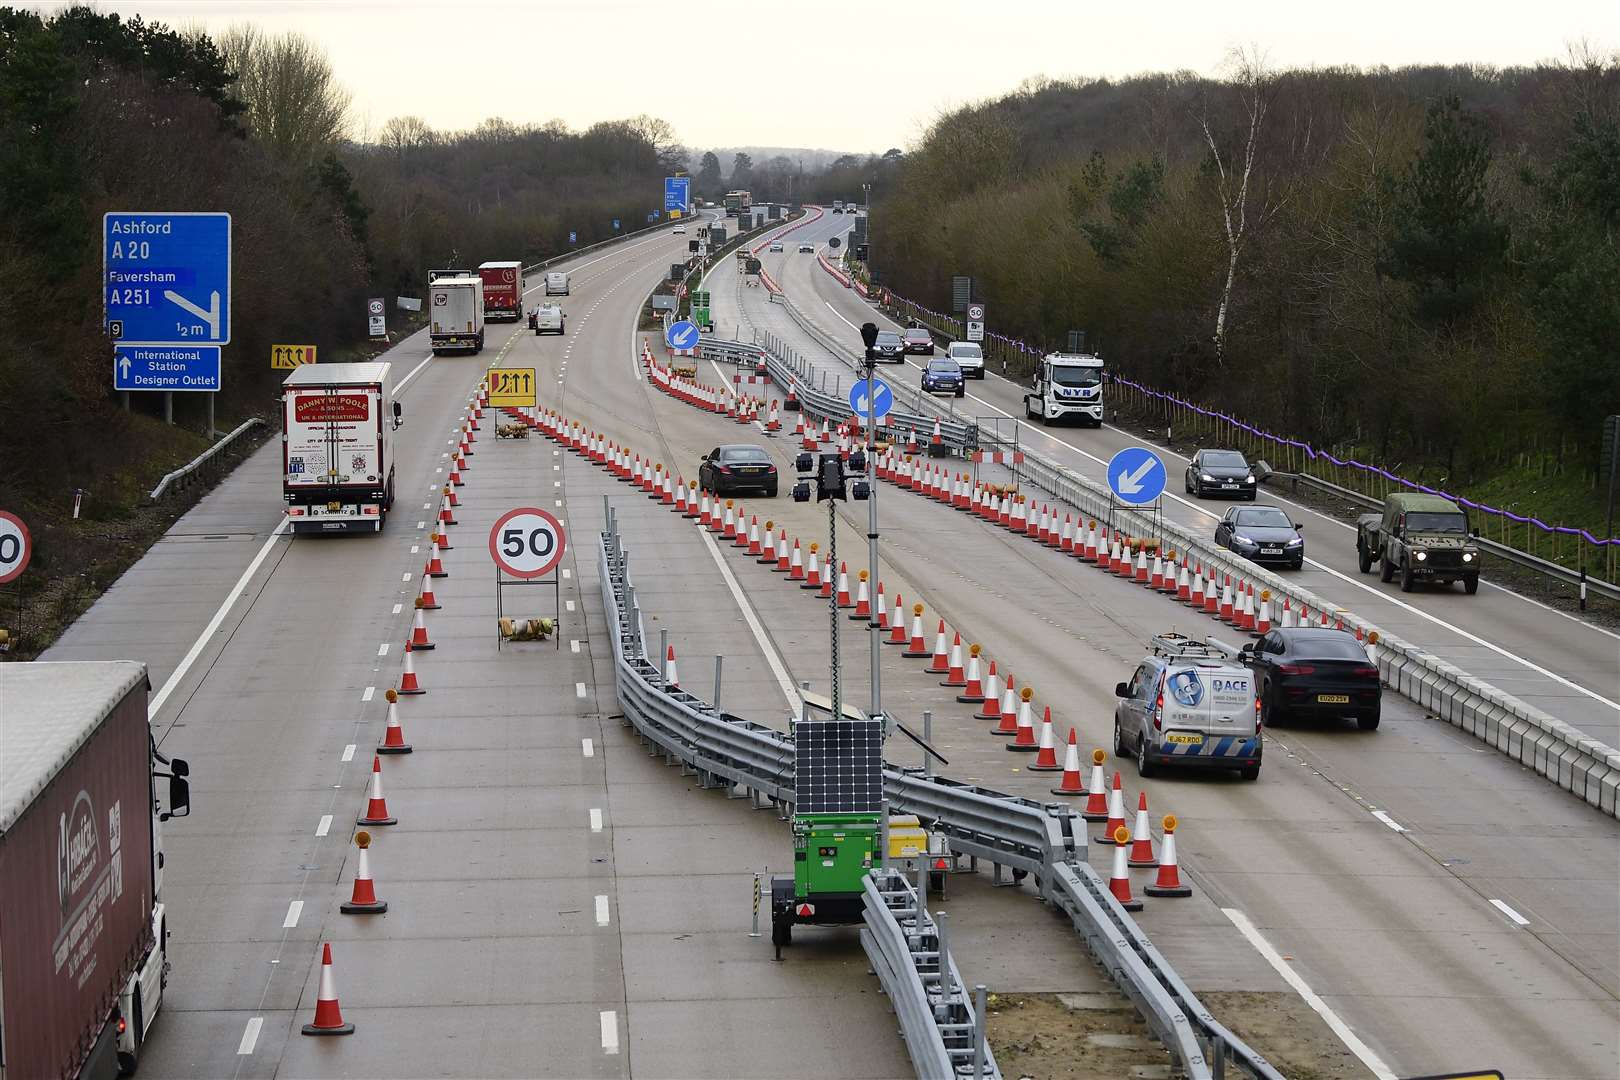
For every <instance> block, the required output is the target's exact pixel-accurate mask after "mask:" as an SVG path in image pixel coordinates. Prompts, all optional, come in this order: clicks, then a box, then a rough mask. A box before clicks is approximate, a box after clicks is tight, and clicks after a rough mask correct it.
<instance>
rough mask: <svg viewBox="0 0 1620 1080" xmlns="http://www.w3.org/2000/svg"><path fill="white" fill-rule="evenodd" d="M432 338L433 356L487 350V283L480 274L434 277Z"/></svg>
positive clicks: (430, 285) (431, 287) (431, 284)
mask: <svg viewBox="0 0 1620 1080" xmlns="http://www.w3.org/2000/svg"><path fill="white" fill-rule="evenodd" d="M428 277H429V280H428V306H429V310H430V313H429V315H428V321H429V327H428V334H429V337H430V340H431V341H432V343H433V355H435V356H440V355H443V354H444V353H447V352H452V351H456V350H463V351H466V352H471V353H479V352H482V351H483V349H484V279H483V278H481V277H479V276H478V275H477V274H463V273H454V272H452V273H450V274H447V275H442V276H434V275H432V274H430V275H429V276H428Z"/></svg>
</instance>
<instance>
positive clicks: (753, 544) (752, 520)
mask: <svg viewBox="0 0 1620 1080" xmlns="http://www.w3.org/2000/svg"><path fill="white" fill-rule="evenodd" d="M764 553H765V548H764V545H763V544H762V543H761V542H760V539H759V515H758V514H753V515H751V516H750V517H749V520H748V554H750V555H752V556H753V557H754V558H756V559H757V558H759V557H760V556H761V555H763V554H764Z"/></svg>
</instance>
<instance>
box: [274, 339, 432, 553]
mask: <svg viewBox="0 0 1620 1080" xmlns="http://www.w3.org/2000/svg"><path fill="white" fill-rule="evenodd" d="M392 368H393V365H391V364H389V363H388V362H387V361H382V360H378V361H371V362H368V363H361V364H305V365H304V366H303V367H300V368H297V369H295V370H294V371H293V373H292V374H291V375H288V376H287V381H286V382H284V383H282V384H281V456H282V465H283V469H282V473H283V476H282V496H283V497H284V498H285V499H286V502H287V517H288V519H289V520H290V521H291V523H292V531H293V532H295V533H301V532H310V533H312V532H381V531H382V527H383V522H384V521H386V520H387V518H388V511H389V510H390V509H392V508H393V505H394V431H395V430H396V429H397V428H399V427H400V425H401V424H402V423H403V419H402V417H401V413H402V410H401V408H400V405H399V402H397V401H395V400H394V382H393V372H392Z"/></svg>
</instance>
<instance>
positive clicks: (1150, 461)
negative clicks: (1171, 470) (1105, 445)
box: [1108, 446, 1166, 506]
mask: <svg viewBox="0 0 1620 1080" xmlns="http://www.w3.org/2000/svg"><path fill="white" fill-rule="evenodd" d="M1165 480H1166V476H1165V471H1164V462H1163V461H1160V460H1159V455H1157V454H1155V453H1154V452H1153V451H1151V450H1149V449H1147V448H1145V447H1141V446H1127V447H1126V448H1125V449H1123V450H1121V451H1120V452H1119V453H1117V454H1115V455H1114V456H1113V457H1111V458H1109V459H1108V486H1109V488H1110V489H1112V490H1113V492H1114V494H1115V495H1117V496H1118V497H1119V500H1120V501H1121V502H1126V503H1130V504H1131V505H1132V506H1141V505H1143V504H1144V503H1150V502H1153V501H1154V500H1155V499H1157V498H1158V497H1159V496H1160V495H1163V494H1164V484H1165Z"/></svg>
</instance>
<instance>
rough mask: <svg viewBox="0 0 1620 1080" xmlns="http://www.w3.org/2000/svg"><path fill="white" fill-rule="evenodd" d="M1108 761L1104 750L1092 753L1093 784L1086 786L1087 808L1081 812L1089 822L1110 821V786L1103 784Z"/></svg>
mask: <svg viewBox="0 0 1620 1080" xmlns="http://www.w3.org/2000/svg"><path fill="white" fill-rule="evenodd" d="M1107 760H1108V755H1107V754H1105V753H1103V752H1102V750H1100V749H1099V750H1093V751H1092V752H1091V782H1090V783H1089V784H1087V785H1086V808H1085V809H1084V810H1082V811H1081V812H1080V816H1081V817H1083V818H1085V819H1086V820H1087V821H1107V820H1108V785H1107V784H1106V783H1104V782H1103V762H1104V761H1107Z"/></svg>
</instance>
